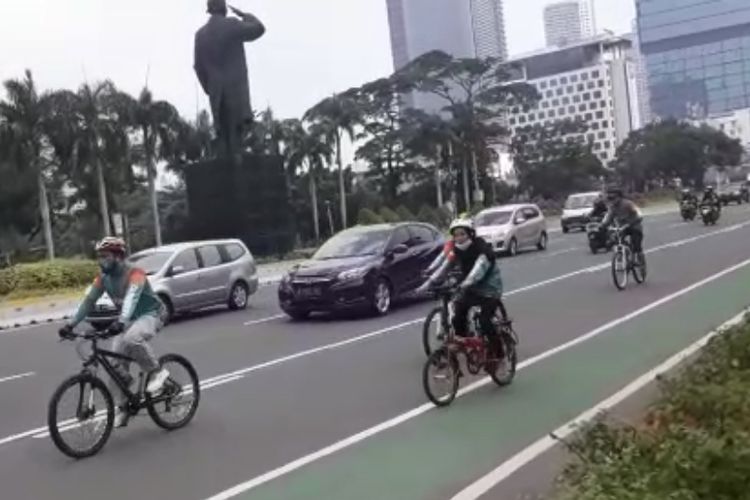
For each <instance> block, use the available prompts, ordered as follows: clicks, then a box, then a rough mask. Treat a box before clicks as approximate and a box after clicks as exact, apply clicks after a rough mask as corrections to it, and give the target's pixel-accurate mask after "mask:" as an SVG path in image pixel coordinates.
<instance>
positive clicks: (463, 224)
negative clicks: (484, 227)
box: [448, 217, 475, 236]
mask: <svg viewBox="0 0 750 500" xmlns="http://www.w3.org/2000/svg"><path fill="white" fill-rule="evenodd" d="M459 228H461V229H465V230H466V232H467V233H469V235H470V236H474V232H475V231H474V221H473V220H471V219H469V218H467V217H460V218H458V219H456V220H454V221H453V222H451V225H450V228H449V229H448V232H449V233H451V234H453V231H454V230H456V229H459Z"/></svg>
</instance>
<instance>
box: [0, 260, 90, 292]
mask: <svg viewBox="0 0 750 500" xmlns="http://www.w3.org/2000/svg"><path fill="white" fill-rule="evenodd" d="M97 271H98V267H97V264H96V262H95V261H92V260H74V259H73V260H52V261H46V262H36V263H33V264H19V265H17V266H14V267H12V268H8V269H3V270H1V271H0V295H7V294H9V293H11V292H13V291H29V290H42V291H52V290H59V289H62V288H75V287H80V286H85V285H88V284H89V283H91V281H92V280H93V279H94V277H95V276H96V273H97Z"/></svg>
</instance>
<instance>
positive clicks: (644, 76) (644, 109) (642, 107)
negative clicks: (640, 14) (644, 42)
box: [633, 20, 652, 128]
mask: <svg viewBox="0 0 750 500" xmlns="http://www.w3.org/2000/svg"><path fill="white" fill-rule="evenodd" d="M633 62H634V63H635V80H636V92H638V114H639V120H638V122H639V123H638V126H637V128H641V127H644V126H646V125H648V124H649V123H651V121H652V116H651V98H650V95H649V91H648V73H647V71H646V58H645V57H644V56H643V53H642V52H641V42H640V39H639V38H638V23H637V21H635V20H633Z"/></svg>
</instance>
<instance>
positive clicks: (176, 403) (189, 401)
mask: <svg viewBox="0 0 750 500" xmlns="http://www.w3.org/2000/svg"><path fill="white" fill-rule="evenodd" d="M159 364H160V365H161V367H162V368H163V369H166V370H167V371H169V378H168V379H167V381H166V382H165V383H164V388H163V389H162V390H161V392H160V393H159V394H156V395H151V394H149V393H148V392H147V393H146V394H145V398H146V408H147V409H148V414H149V416H151V420H153V421H154V423H155V424H156V425H158V426H159V427H161V428H163V429H167V430H170V431H172V430H175V429H179V428H181V427H184V426H186V425H187V424H188V423H189V422H190V421H191V420H192V419H193V417H194V416H195V412H196V411H197V410H198V403H199V402H200V399H201V388H200V381H199V380H198V374H197V373H196V372H195V368H193V365H192V364H190V361H188V360H187V359H185V358H183V357H182V356H180V355H178V354H167V355H164V356H162V357H161V358H159ZM150 378H151V377H150V376H149V379H150ZM146 385H148V380H147V381H146Z"/></svg>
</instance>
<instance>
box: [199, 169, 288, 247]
mask: <svg viewBox="0 0 750 500" xmlns="http://www.w3.org/2000/svg"><path fill="white" fill-rule="evenodd" d="M185 181H186V184H187V198H188V212H189V228H190V230H189V232H190V235H191V238H193V239H197V240H205V239H220V238H238V239H240V240H242V241H243V242H244V243H245V245H247V247H248V248H249V249H250V251H251V252H253V253H254V254H257V255H275V254H284V253H287V252H289V251H290V250H292V249H293V247H294V238H295V229H294V214H293V211H292V207H291V204H290V202H289V194H288V190H287V185H286V178H285V176H284V163H283V160H282V158H281V157H277V156H261V155H249V154H247V155H243V156H242V158H241V160H240V161H239V163H237V164H234V163H233V162H231V161H230V160H228V159H222V158H218V159H214V160H206V161H202V162H198V163H195V164H193V165H190V166H189V167H188V168H187V169H186V173H185Z"/></svg>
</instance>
